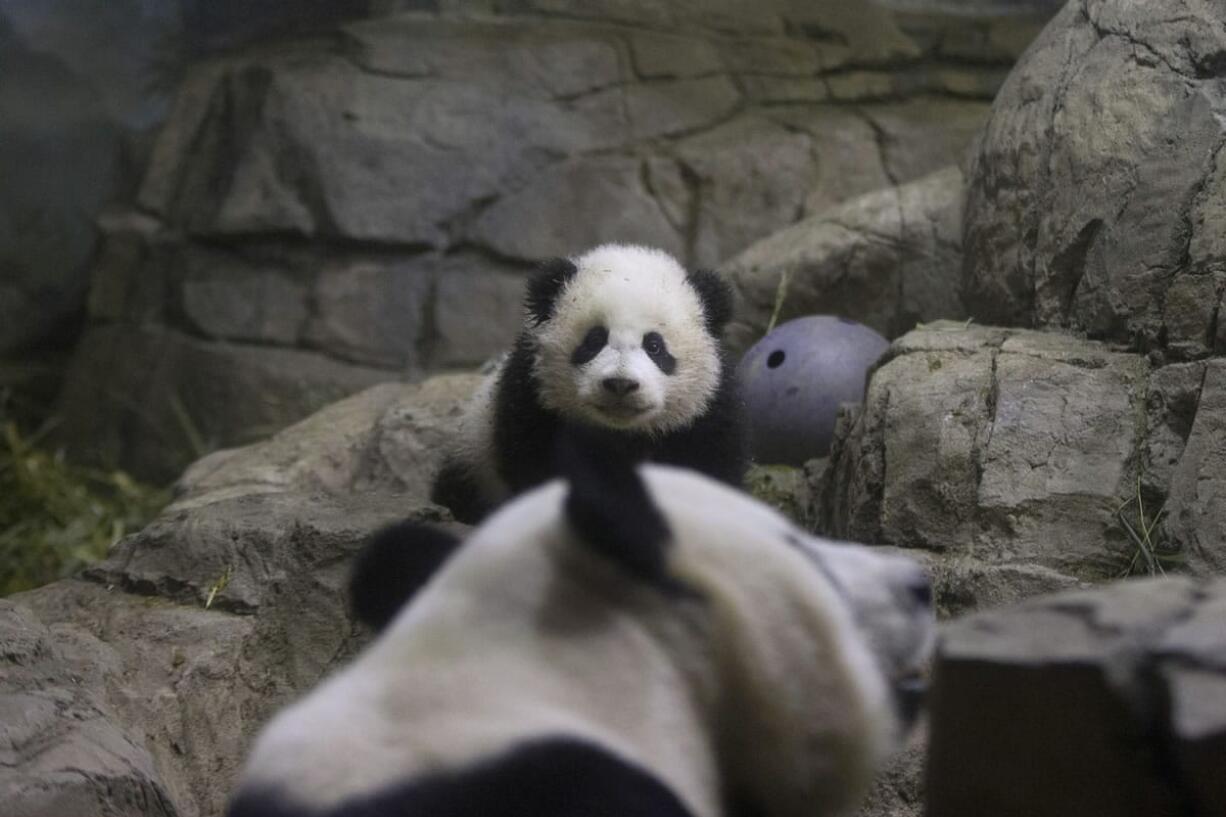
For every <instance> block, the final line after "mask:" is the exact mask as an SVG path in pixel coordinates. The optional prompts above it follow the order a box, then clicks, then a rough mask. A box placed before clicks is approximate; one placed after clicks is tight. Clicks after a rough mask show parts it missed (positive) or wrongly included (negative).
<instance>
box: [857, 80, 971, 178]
mask: <svg viewBox="0 0 1226 817" xmlns="http://www.w3.org/2000/svg"><path fill="white" fill-rule="evenodd" d="M989 96H990V95H989ZM859 110H860V112H861V113H862V115H863V116H864V118H865V120H866V121H867V122H868V124H869V125H870V127H871V128H872V130H873V134H874V137H875V140H876V143H877V146H878V149H879V150H880V151H881V163H882V166H883V168H884V170H885V174H886V177H887V178H889V179H890V180H891V182H893V183H894V184H902V183H904V182H909V181H912V180H914V179H919V178H921V177H923V176H925V175H927V174H929V173H932V172H933V171H935V170H939V169H940V168H944V167H949V166H952V165H958V164H959V163H960V162H961V161H962V159H963V156H964V154H965V152H966V149H967V147H968V146H969V145H970V144H971V141H972V140H973V139H974V137H975V135H976V134H977V133H978V132H979V130H980V129H981V128H982V127H983V124H984V122H986V121H987V118H988V112H989V106H988V104H987V103H986V102H974V101H969V100H961V99H931V98H927V97H923V98H920V99H912V100H904V101H899V102H894V103H891V104H881V103H874V104H870V105H864V106H861V107H860V108H859ZM960 181H961V180H959V182H960Z"/></svg>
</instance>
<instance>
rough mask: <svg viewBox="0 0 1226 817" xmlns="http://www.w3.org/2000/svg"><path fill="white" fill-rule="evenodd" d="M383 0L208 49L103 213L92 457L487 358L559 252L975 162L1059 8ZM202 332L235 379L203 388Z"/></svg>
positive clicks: (714, 239)
mask: <svg viewBox="0 0 1226 817" xmlns="http://www.w3.org/2000/svg"><path fill="white" fill-rule="evenodd" d="M380 5H381V7H382V8H383V10H384V11H386V12H388V13H387V14H383V15H381V16H376V17H374V18H373V19H366V20H358V21H355V22H351V23H348V24H345V25H342V26H338V27H336V28H334V29H333V30H330V31H327V32H323V33H321V34H320V35H319V36H316V37H313V38H310V39H297V40H285V41H280V42H275V43H274V42H267V43H262V44H256V45H252V46H249V47H247V48H245V49H243V50H240V51H236V52H232V53H229V54H225V55H221V56H215V57H212V58H210V59H209V60H207V61H205V62H202V63H200V64H198V65H197V66H195V67H194V68H193V70H192V71H191V72H190V73H189V74H188V76H187V78H186V79H185V81H184V83H183V85H182V86H181V88H180V89H179V93H178V98H177V101H176V103H175V106H174V108H173V111H172V113H171V115H170V117H169V119H168V121H167V122H166V124H165V126H164V127H163V128H162V130H161V132H160V134H159V136H158V138H157V141H156V144H155V146H154V148H153V150H152V158H151V160H150V162H149V165H148V168H147V171H146V173H145V175H144V180H143V183H142V185H141V187H140V191H139V195H138V197H137V202H136V206H135V208H132V209H130V210H129V211H125V212H115V213H111V214H108V216H107V218H106V219H105V220H104V222H103V233H104V242H103V247H102V250H101V253H100V257H99V259H98V261H97V263H96V264H95V266H94V270H93V276H92V277H93V280H92V288H91V299H90V323H89V327H90V328H89V329H88V330H87V334H86V336H85V338H84V340H83V342H82V343H81V346H80V352H79V354H78V365H77V366H75V367H74V368H73V370H72V372H71V374H70V376H69V378H68V383H67V386H66V388H65V391H64V395H63V398H62V400H61V404H62V406H63V408H64V411H65V413H66V414H67V415H68V416H67V417H66V421H65V423H64V426H63V429H64V435H63V436H64V438H65V440H66V441H67V443H68V444H69V447H70V448H71V449H72V450H74V451H75V452H76V453H77V454H78V455H79V456H92V457H94V458H95V459H101V460H106V459H108V457H109V458H111V459H114V456H115V454H116V452H129V451H130V452H131V453H130V454H127V453H121V455H120V456H123V457H126V459H127V461H126V462H122V464H124V465H126V466H127V467H129V468H130V469H134V470H136V471H137V472H139V473H142V474H144V475H146V476H150V477H155V478H170V477H173V475H174V474H175V473H177V469H178V468H181V467H182V466H183V465H185V464H186V463H187V462H189V461H190V460H191V459H192V458H194V455H196V453H197V452H194V451H192V446H190V445H188V444H187V443H186V442H185V440H186V441H190V440H191V439H192V438H193V435H192V434H189V433H185V431H184V429H185V428H188V429H194V430H195V431H196V432H198V433H195V435H194V436H195V437H196V438H202V439H203V440H204V441H205V442H206V444H209V445H219V446H228V445H235V444H239V443H242V442H247V441H250V440H251V439H255V438H257V437H259V436H262V435H263V434H266V433H267V432H268V431H269V430H270V429H275V428H278V427H281V426H283V425H284V424H286V423H288V422H290V421H292V420H295V419H298V418H300V417H302V416H305V415H306V414H308V413H309V412H310V411H312V410H314V409H316V408H319V407H320V406H322V405H325V404H326V403H328V402H331V400H333V399H335V398H336V397H337V396H338V394H347V393H351V392H353V391H355V390H357V389H359V388H361V387H363V386H365V385H369V384H370V383H371V382H374V380H375V379H376V378H377V377H379V376H380V375H381V376H382V377H383V378H384V379H390V378H397V377H406V376H407V377H409V378H412V377H416V376H419V375H420V374H421V373H423V372H428V371H434V370H440V369H450V368H456V367H465V366H473V365H476V364H479V363H481V362H482V361H483V360H485V359H486V358H487V357H488V356H489V355H490V354H492V353H494V352H495V351H497V350H498V349H500V348H501V347H502V346H503V345H504V344H506V343H507V342H509V341H510V339H511V338H512V336H513V334H514V331H515V329H516V327H517V326H518V324H519V322H520V320H521V315H520V312H519V305H518V304H519V300H520V291H521V286H522V276H523V274H524V273H525V271H526V270H527V269H529V268H530V265H531V264H532V263H533V262H535V261H537V260H539V259H540V258H541V257H543V256H551V255H558V254H568V253H573V252H579V251H582V250H583V249H585V248H587V247H588V246H589V245H592V244H595V243H598V242H601V241H609V240H618V241H631V242H644V243H649V244H653V245H657V246H660V247H663V248H665V249H667V250H670V251H671V252H674V253H676V254H677V255H679V256H680V257H682V258H683V259H684V260H685V261H686V262H687V263H689V264H693V265H708V266H711V265H716V264H719V263H720V262H722V261H724V260H726V259H727V258H730V257H732V256H733V255H735V254H737V253H739V252H740V251H742V250H744V249H745V248H746V247H748V246H749V245H750V244H752V243H753V242H754V241H757V240H758V239H761V238H763V237H765V236H767V235H769V234H771V233H773V232H775V231H776V230H778V229H780V228H783V227H786V226H787V225H790V224H793V223H795V222H797V221H799V220H800V219H803V218H806V217H808V216H811V215H814V214H816V213H819V212H821V211H824V210H826V209H827V208H830V207H833V206H837V205H840V204H843V203H845V202H848V201H850V200H851V199H854V198H855V197H857V196H861V195H863V194H866V193H869V192H871V191H874V190H878V189H880V188H886V187H892V186H897V185H906V183H908V182H910V181H912V180H915V179H918V178H920V177H922V176H924V175H925V174H928V173H931V172H933V171H936V170H938V169H940V168H942V167H946V166H949V165H951V164H953V163H955V162H956V161H957V160H958V158H959V156H960V155H961V153H962V152H963V150H964V148H965V146H966V145H967V144H968V143H969V141H970V139H971V137H972V135H973V134H974V132H975V131H976V130H977V129H978V128H979V127H980V126H981V124H982V123H983V121H984V118H985V117H986V115H987V112H988V104H989V101H990V99H991V98H992V95H993V94H994V93H995V91H996V89H997V87H999V84H1000V82H1001V81H1003V78H1004V73H1005V72H1006V71H1007V70H1008V68H1009V67H1010V66H1011V65H1012V64H1013V62H1014V60H1016V59H1017V57H1018V55H1019V54H1020V53H1021V52H1022V50H1023V49H1024V47H1025V45H1026V43H1028V42H1029V41H1030V39H1031V38H1032V37H1033V35H1034V34H1035V33H1036V32H1037V30H1038V27H1039V26H1040V25H1041V24H1042V22H1043V21H1044V20H1045V19H1047V17H1048V15H1049V13H1050V12H1049V10H1047V9H1044V8H1040V7H1037V6H1034V7H1028V8H1027V9H1026V10H1025V11H1024V12H1022V13H1017V12H1016V10H1015V11H1014V12H1009V13H1006V12H1005V11H1003V10H1001V9H999V8H997V7H994V6H992V5H991V4H986V5H985V6H984V7H983V8H967V7H962V8H958V9H947V8H944V7H940V6H939V4H938V5H935V6H926V5H925V4H923V3H920V4H910V5H908V7H907V8H905V9H899V10H897V11H894V10H890V9H887V8H885V7H883V6H878V5H875V4H872V3H856V4H847V3H837V2H821V3H807V4H799V3H791V2H786V0H770V1H769V2H764V3H753V4H746V3H741V2H722V1H721V2H718V3H707V2H704V3H690V2H685V3H669V4H658V3H654V2H652V3H645V2H632V3H622V2H595V3H590V2H586V1H585V2H581V3H580V2H571V0H550V1H549V2H545V0H541V2H524V3H512V4H493V5H492V4H483V3H476V4H471V3H470V4H462V3H450V2H445V3H437V4H416V3H415V4H411V5H412V8H413V9H416V10H411V11H401V10H400V8H401V4H399V3H396V2H391V3H384V4H380ZM903 189H906V188H905V187H904V188H903ZM925 314H926V313H925ZM118 346H122V347H123V348H124V351H123V353H122V354H120V353H117V352H115V351H114V350H115V349H116V348H117V347H118ZM291 353H292V354H293V355H294V358H293V364H292V366H291V365H287V364H286V363H285V359H286V355H288V354H291ZM193 355H199V356H203V357H206V358H210V359H211V360H213V361H217V363H215V364H211V365H205V366H204V369H205V374H204V377H205V378H206V379H208V380H209V381H210V383H211V384H212V386H213V387H215V392H221V393H226V392H232V393H233V395H234V396H233V397H229V398H227V399H226V400H224V401H219V402H218V403H217V404H214V403H211V402H209V401H207V400H205V401H203V402H198V401H197V399H195V397H196V396H195V395H194V394H193V393H192V392H193V389H194V388H195V386H196V383H195V381H194V380H192V378H191V376H190V375H185V374H183V372H184V371H190V370H192V369H193V368H194V366H192V365H185V364H186V360H182V359H183V358H185V357H186V358H192V356H193ZM128 360H135V361H139V362H138V363H135V364H132V363H128V362H127V361H128ZM223 360H224V363H223V362H222V361H223ZM291 369H292V370H294V371H302V372H304V373H305V374H304V375H303V377H302V378H301V381H300V382H294V381H293V380H292V379H288V378H282V380H283V381H284V382H282V383H280V384H279V385H278V386H277V387H275V388H272V389H271V390H270V392H269V393H265V392H264V391H262V389H261V387H260V386H259V383H260V382H261V381H263V380H264V379H265V378H266V377H267V375H268V372H270V371H276V370H291ZM100 372H108V373H109V375H110V376H112V377H114V378H115V379H116V380H118V381H119V383H120V384H121V385H120V386H119V387H112V384H109V383H107V382H102V380H103V379H102V376H101V375H100V374H99V373H100ZM273 379H274V380H276V378H273ZM173 395H178V399H177V403H178V404H179V406H180V408H179V409H174V410H172V409H171V408H169V407H170V406H172V405H173V404H174V402H175V401H172V400H171V399H170V396H173ZM82 406H88V409H87V410H86V409H82V408H81V407H82ZM100 431H101V432H103V433H99V432H100ZM153 435H157V436H158V437H160V438H161V439H162V447H163V448H164V449H166V450H168V451H169V452H170V453H169V454H168V455H167V456H165V457H163V458H162V459H161V460H159V459H158V458H157V457H156V456H155V454H154V452H153V451H152V450H151V449H150V448H149V447H148V446H146V447H143V448H142V446H141V445H140V444H139V443H140V441H141V440H142V439H144V438H146V437H150V436H153Z"/></svg>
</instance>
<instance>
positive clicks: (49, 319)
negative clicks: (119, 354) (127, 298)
mask: <svg viewBox="0 0 1226 817" xmlns="http://www.w3.org/2000/svg"><path fill="white" fill-rule="evenodd" d="M43 46H45V44H44V43H41V42H40V43H37V44H33V43H30V42H27V41H26V40H25V39H24V38H23V37H22V36H21V34H19V33H18V31H17V30H16V29H15V28H13V27H12V26H11V23H10V22H9V20H8V19H7V17H6V15H5V10H4V9H3V8H0V75H2V76H4V82H3V84H0V178H3V179H4V183H3V184H2V185H0V354H6V353H13V352H17V351H21V350H25V349H28V348H30V347H32V346H35V345H37V344H38V343H40V342H49V341H57V342H59V343H63V342H64V340H65V336H66V337H67V338H69V339H70V338H71V337H72V335H73V331H74V330H75V328H76V327H77V325H78V323H79V320H80V314H81V312H82V310H83V308H84V305H85V293H86V286H87V283H88V262H89V259H90V255H91V253H92V252H93V251H94V245H95V243H96V242H97V239H98V236H97V229H96V228H95V227H94V225H93V224H92V223H91V218H92V217H93V216H94V215H95V214H96V213H97V212H98V211H99V210H100V209H101V207H102V205H103V204H105V203H106V202H107V201H109V200H110V199H111V198H112V197H114V196H116V195H118V194H119V193H120V192H121V191H122V190H123V188H124V187H125V186H131V184H132V179H131V178H130V176H131V169H130V168H128V167H126V165H125V156H124V144H123V132H122V129H121V127H120V125H119V123H117V122H116V121H115V120H114V119H112V118H111V117H110V115H109V113H108V111H107V110H106V108H105V107H104V105H103V104H102V103H101V102H100V101H99V99H98V98H97V91H96V90H95V89H94V88H93V87H92V86H91V83H90V81H89V80H88V79H87V78H86V77H84V76H81V75H80V74H77V73H75V72H74V71H73V70H71V69H70V68H69V67H68V66H67V65H65V64H64V63H63V62H62V61H61V60H60V59H58V58H57V57H56V56H54V55H53V53H46V51H45V50H44V47H43Z"/></svg>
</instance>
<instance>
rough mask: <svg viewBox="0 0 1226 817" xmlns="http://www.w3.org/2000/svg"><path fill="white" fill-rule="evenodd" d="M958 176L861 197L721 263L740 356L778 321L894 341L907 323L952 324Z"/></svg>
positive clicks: (956, 307) (952, 172) (944, 174)
mask: <svg viewBox="0 0 1226 817" xmlns="http://www.w3.org/2000/svg"><path fill="white" fill-rule="evenodd" d="M961 217H962V176H961V174H960V173H959V171H958V169H957V168H956V167H949V168H946V169H944V170H940V171H938V172H936V173H933V174H930V175H928V176H925V177H924V178H922V179H920V180H918V181H915V182H912V183H910V184H906V185H902V186H900V187H887V188H885V189H883V190H879V191H877V192H874V193H869V194H866V195H863V196H860V197H858V198H855V199H852V200H851V201H849V202H847V203H845V204H843V205H841V206H839V207H834V208H831V209H829V210H826V211H824V212H822V213H820V214H818V215H815V216H811V217H809V218H806V219H804V220H803V221H800V222H798V223H796V224H794V225H792V226H791V227H788V228H786V229H784V230H781V231H779V232H777V233H775V234H774V235H772V236H770V237H769V238H766V239H764V240H762V241H759V242H758V243H756V244H754V245H753V246H751V247H750V248H749V249H747V250H746V251H745V252H743V253H741V254H740V255H738V256H737V257H735V258H734V259H732V260H731V261H729V262H728V263H727V264H725V265H724V271H725V272H726V273H727V274H728V276H729V278H730V279H731V281H732V284H733V286H734V288H735V289H736V292H737V295H738V305H737V317H736V321H735V322H734V323H733V325H732V326H731V328H730V329H729V337H730V340H731V342H732V345H733V347H734V348H735V349H737V350H738V351H743V350H744V349H746V348H748V346H749V345H751V344H752V343H753V342H755V341H756V340H757V339H758V338H759V337H761V336H762V334H763V333H764V332H765V331H766V328H767V326H768V324H769V322H770V320H771V316H772V315H773V314H775V306H776V302H777V301H778V300H779V299H780V297H782V301H781V306H780V308H779V311H778V315H777V317H778V321H779V322H783V321H787V320H790V319H791V318H795V317H799V316H802V315H810V314H814V313H821V314H834V315H839V316H841V317H845V318H851V319H853V320H856V321H859V322H860V323H863V324H866V325H867V326H869V327H871V328H873V329H875V330H877V331H878V332H880V333H881V334H883V335H885V336H886V337H890V338H893V337H897V336H899V335H900V334H902V333H903V332H905V331H907V330H908V329H910V328H911V327H913V326H914V325H915V323H916V321H931V320H936V319H938V318H960V317H963V316H964V315H965V307H964V305H963V304H962V301H961V299H960V298H959V294H958V286H957V284H958V274H959V269H960V264H961V246H960V240H959V232H958V225H959V224H960V222H961Z"/></svg>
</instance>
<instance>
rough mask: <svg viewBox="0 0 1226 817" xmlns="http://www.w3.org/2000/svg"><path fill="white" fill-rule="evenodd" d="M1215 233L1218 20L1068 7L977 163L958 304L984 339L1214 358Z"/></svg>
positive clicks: (1163, 11) (1158, 7)
mask: <svg viewBox="0 0 1226 817" xmlns="http://www.w3.org/2000/svg"><path fill="white" fill-rule="evenodd" d="M1223 219H1226V6H1223V4H1221V3H1219V2H1213V1H1212V0H1160V1H1158V2H1145V3H1134V2H1131V0H1073V2H1070V3H1068V5H1067V6H1065V8H1064V9H1063V11H1061V12H1060V13H1059V14H1058V15H1057V16H1056V18H1055V19H1053V20H1052V22H1051V24H1050V25H1049V26H1048V27H1047V28H1046V29H1045V30H1044V32H1043V34H1042V35H1041V36H1040V37H1039V38H1038V39H1037V40H1036V41H1035V43H1034V45H1033V46H1032V47H1031V48H1030V49H1029V50H1028V51H1027V53H1026V55H1025V56H1024V57H1023V58H1022V59H1021V60H1020V61H1019V63H1018V65H1017V66H1016V68H1015V69H1014V71H1013V72H1012V73H1011V74H1010V76H1009V78H1008V80H1007V81H1006V82H1005V84H1004V86H1003V87H1002V88H1001V91H1000V94H999V95H998V96H997V98H996V101H995V103H994V104H993V109H992V116H991V119H990V120H989V122H988V124H987V127H986V130H985V132H984V134H983V136H982V138H981V139H980V140H979V141H978V146H977V149H976V150H975V151H974V152H973V155H972V161H971V167H970V171H969V193H968V198H967V205H966V222H965V232H964V245H965V266H964V272H965V284H966V288H967V303H968V305H973V309H972V314H973V315H974V316H975V317H976V318H977V319H980V320H983V321H985V322H989V323H999V324H1004V325H1022V326H1055V327H1067V328H1072V329H1077V330H1082V331H1084V332H1086V333H1088V334H1089V335H1090V336H1091V337H1095V338H1101V339H1108V340H1112V341H1117V342H1121V343H1127V344H1129V345H1130V346H1132V347H1133V348H1135V349H1139V350H1143V351H1149V350H1152V351H1154V352H1155V353H1158V354H1161V355H1163V356H1165V357H1167V358H1171V359H1195V358H1201V357H1205V356H1207V355H1210V354H1222V353H1224V352H1226V345H1224V344H1223V333H1222V326H1223V321H1222V320H1221V319H1220V313H1221V312H1222V306H1221V305H1222V298H1223V294H1224V291H1226V240H1224V239H1223V231H1222V229H1221V225H1222V222H1223Z"/></svg>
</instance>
